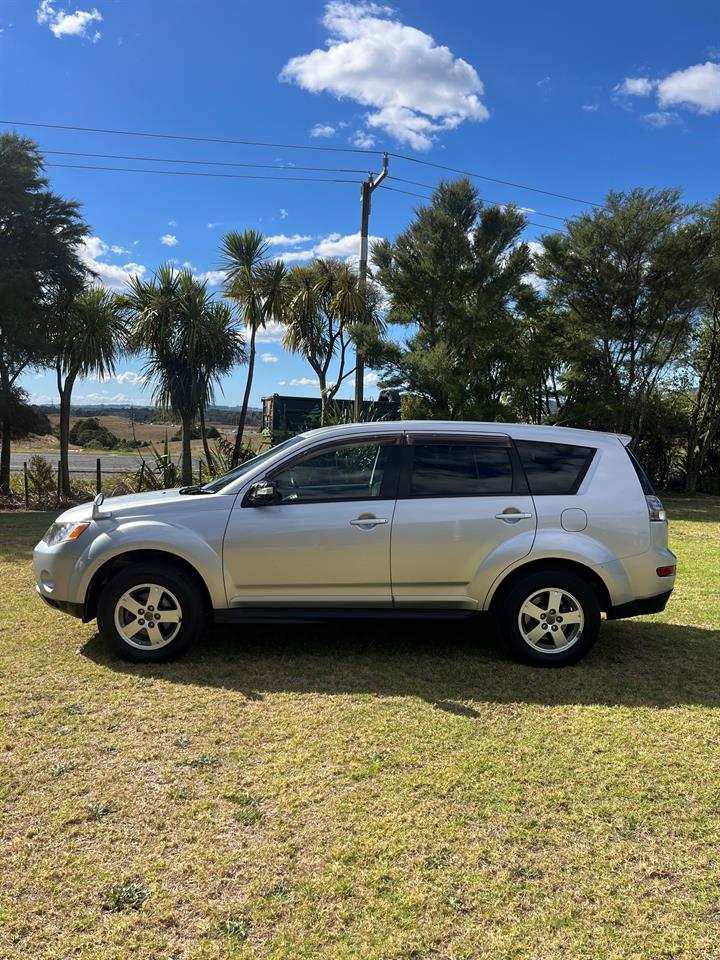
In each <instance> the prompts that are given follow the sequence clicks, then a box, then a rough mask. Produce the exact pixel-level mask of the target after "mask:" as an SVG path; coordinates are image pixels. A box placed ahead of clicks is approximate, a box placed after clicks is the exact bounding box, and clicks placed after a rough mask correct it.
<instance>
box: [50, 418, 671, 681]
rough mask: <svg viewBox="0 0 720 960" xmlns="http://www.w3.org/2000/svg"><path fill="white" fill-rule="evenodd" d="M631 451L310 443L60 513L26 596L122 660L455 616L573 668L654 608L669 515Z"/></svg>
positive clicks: (414, 428) (435, 437)
mask: <svg viewBox="0 0 720 960" xmlns="http://www.w3.org/2000/svg"><path fill="white" fill-rule="evenodd" d="M628 441H629V437H623V436H617V435H615V434H607V433H596V432H593V431H587V430H570V429H567V428H564V427H545V426H527V425H518V424H506V423H501V424H496V423H445V422H407V421H406V422H399V423H369V424H353V425H346V426H339V427H327V428H324V429H321V430H313V431H311V432H309V433H304V434H302V435H300V436H297V437H293V438H292V439H290V440H287V441H285V442H284V443H281V444H279V445H278V446H276V447H273V448H272V449H271V450H268V451H267V452H266V453H263V454H261V455H260V456H258V457H256V458H255V459H253V460H250V461H248V462H246V463H243V464H242V465H241V466H240V467H238V468H237V469H235V470H233V471H231V472H230V473H228V474H226V475H225V476H223V477H221V478H219V479H217V480H213V481H212V482H211V483H207V484H205V485H204V486H193V487H184V488H180V489H179V490H164V491H160V492H156V493H143V494H136V495H134V496H126V497H115V498H112V499H110V500H108V501H105V502H103V500H102V495H100V496H99V497H98V498H96V501H95V503H94V504H92V505H91V504H87V505H84V506H80V507H74V508H73V509H72V510H68V511H67V512H66V513H64V514H62V516H60V517H59V518H58V520H57V521H56V522H55V523H53V524H52V526H51V527H50V529H49V530H48V531H47V533H46V534H45V537H44V538H43V539H42V541H41V542H40V543H39V544H38V545H37V547H36V548H35V552H34V557H33V559H34V570H35V579H36V582H37V591H38V593H39V595H40V596H41V597H42V599H43V600H44V601H45V602H46V603H48V604H50V605H51V606H53V607H56V608H57V609H59V610H63V611H65V612H66V613H70V614H72V615H74V616H76V617H80V618H82V620H84V621H86V622H87V621H89V620H92V619H93V618H94V617H97V621H98V626H99V630H100V633H101V635H102V636H103V637H104V638H105V639H106V640H107V641H108V642H109V643H111V644H112V645H113V646H114V647H115V649H116V650H117V652H118V653H119V654H121V655H122V656H124V657H127V658H129V659H131V660H136V661H142V662H147V661H160V660H169V659H172V658H173V657H176V656H178V655H179V654H180V653H182V652H183V651H184V650H186V649H187V647H189V646H190V644H191V643H192V642H193V641H195V640H196V639H197V638H198V637H199V636H200V634H201V633H202V631H203V629H204V628H205V626H206V625H207V624H208V622H211V621H215V622H216V623H237V622H240V621H243V622H248V621H250V622H258V621H268V620H272V621H279V620H298V619H307V620H318V619H321V618H322V619H325V618H328V617H333V616H336V617H337V616H345V617H347V616H357V617H364V618H367V617H406V618H407V617H414V618H422V619H427V618H428V617H442V618H451V617H468V616H473V615H475V614H477V613H479V612H482V611H490V613H492V614H493V615H494V617H495V620H496V623H497V626H498V630H499V633H500V636H501V638H502V639H503V641H504V642H505V644H506V645H507V647H508V648H509V650H510V652H511V653H512V654H513V655H514V656H515V657H517V658H519V659H521V660H523V661H525V662H527V663H531V664H537V665H541V666H561V665H564V664H569V663H573V662H575V661H576V660H579V659H580V657H582V656H583V655H584V654H585V653H587V651H588V650H589V649H590V647H591V646H592V645H593V643H594V642H595V640H596V638H597V635H598V631H599V628H600V616H601V613H603V612H604V613H605V614H606V615H607V617H608V618H609V619H616V618H620V617H632V616H636V615H638V614H646V613H657V612H659V611H660V610H662V609H664V607H665V604H666V603H667V600H668V597H669V596H670V593H671V591H672V588H673V583H674V580H675V556H674V554H673V553H671V551H670V550H668V546H667V532H668V531H667V519H666V515H665V511H664V509H663V506H662V504H661V503H660V501H659V500H658V498H657V497H656V496H655V493H654V491H653V488H652V486H651V484H650V482H649V480H648V479H647V477H646V476H645V474H644V472H643V470H642V468H641V467H640V465H639V464H638V463H637V461H636V460H635V459H634V457H633V456H632V454H631V453H630V452H629V450H628V449H627V443H628Z"/></svg>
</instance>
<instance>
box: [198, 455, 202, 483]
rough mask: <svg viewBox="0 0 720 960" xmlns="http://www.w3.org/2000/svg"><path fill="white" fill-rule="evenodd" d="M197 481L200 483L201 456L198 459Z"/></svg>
mask: <svg viewBox="0 0 720 960" xmlns="http://www.w3.org/2000/svg"><path fill="white" fill-rule="evenodd" d="M198 483H202V457H200V459H199V460H198Z"/></svg>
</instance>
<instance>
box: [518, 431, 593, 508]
mask: <svg viewBox="0 0 720 960" xmlns="http://www.w3.org/2000/svg"><path fill="white" fill-rule="evenodd" d="M515 446H516V447H517V451H518V453H519V454H520V460H521V461H522V465H523V467H524V468H525V473H526V475H527V479H528V484H529V485H530V493H532V494H534V495H535V496H538V495H541V494H568V493H576V492H577V489H578V487H579V486H580V483H581V482H582V478H583V477H584V476H585V473H586V471H587V468H588V467H589V465H590V461H591V460H592V458H593V455H594V453H595V451H594V450H593V449H592V447H576V446H571V445H570V444H567V443H538V442H536V441H535V440H516V441H515Z"/></svg>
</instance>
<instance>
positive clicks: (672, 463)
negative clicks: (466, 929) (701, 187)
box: [373, 180, 720, 491]
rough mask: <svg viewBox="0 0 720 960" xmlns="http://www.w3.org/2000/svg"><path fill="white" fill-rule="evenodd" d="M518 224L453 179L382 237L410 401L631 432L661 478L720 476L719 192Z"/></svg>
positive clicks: (425, 412)
mask: <svg viewBox="0 0 720 960" xmlns="http://www.w3.org/2000/svg"><path fill="white" fill-rule="evenodd" d="M524 226H525V218H524V216H523V215H522V214H521V213H520V212H519V211H518V210H517V209H515V208H514V207H512V206H508V207H505V208H502V209H501V208H499V207H483V206H482V204H481V201H480V198H479V196H478V193H477V191H476V190H475V189H474V188H473V187H472V186H471V185H470V184H469V182H468V181H467V180H459V181H457V182H455V183H451V184H443V185H441V186H440V187H439V188H438V189H437V190H436V192H435V194H434V199H433V202H432V204H431V205H430V206H427V207H422V208H420V209H419V210H418V211H417V212H416V215H415V218H414V220H413V221H412V223H411V224H410V226H409V227H408V228H407V229H406V230H405V231H403V232H402V233H400V234H399V235H398V237H397V238H396V239H395V241H394V242H392V243H390V242H387V241H385V242H382V243H379V244H377V245H376V246H375V248H374V251H373V264H374V268H375V277H376V279H377V281H378V282H379V283H380V284H381V285H382V286H383V287H384V288H385V290H386V292H387V294H388V297H389V312H388V315H387V320H388V322H389V323H395V324H400V325H402V326H405V327H407V328H408V336H407V338H406V340H405V342H403V343H394V344H389V345H388V344H382V343H379V344H377V346H376V349H375V353H374V359H375V362H376V363H377V364H379V365H380V366H381V368H382V371H383V380H382V381H381V382H382V383H384V384H386V385H388V386H394V387H399V388H401V389H402V390H403V391H404V396H403V415H404V416H405V417H436V418H445V417H447V418H450V419H457V418H465V419H480V420H508V421H509V420H523V421H530V422H538V423H543V422H550V423H553V422H555V423H562V424H565V425H568V426H580V427H589V428H593V429H599V430H611V431H615V432H618V433H628V434H630V435H631V436H632V437H633V438H634V440H633V443H634V445H635V447H636V449H637V450H638V451H639V452H640V454H641V456H642V457H643V458H644V459H646V461H647V462H648V465H649V466H650V469H651V471H652V473H653V474H654V475H655V477H656V479H657V480H658V481H659V482H660V483H662V484H668V483H684V484H685V486H686V488H687V489H688V490H690V491H692V490H694V489H696V487H699V489H705V490H715V489H720V486H719V484H720V475H719V474H720V446H719V441H720V313H719V311H720V201H718V202H716V203H715V204H714V205H712V206H711V207H710V208H708V209H707V210H702V209H697V208H693V207H688V206H687V205H685V204H683V203H682V201H681V198H680V195H679V193H678V192H677V191H673V190H659V191H658V190H634V191H632V192H631V193H629V194H620V193H611V194H610V195H609V196H608V198H607V201H606V203H605V205H604V206H603V207H601V208H598V209H596V210H594V211H592V212H591V213H586V214H583V215H581V216H579V217H577V218H575V219H573V220H569V221H568V222H567V224H566V229H565V231H563V232H557V233H553V234H550V235H546V236H545V237H544V238H543V243H542V244H541V245H538V248H537V249H536V250H535V251H531V250H530V248H529V246H528V244H526V243H524V242H522V240H521V239H520V237H521V233H522V230H523V228H524Z"/></svg>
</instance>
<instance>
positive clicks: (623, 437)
mask: <svg viewBox="0 0 720 960" xmlns="http://www.w3.org/2000/svg"><path fill="white" fill-rule="evenodd" d="M617 438H618V440H619V441H620V443H621V444H622V445H623V446H624V447H627V446H628V444H630V443H632V437H629V436H628V435H627V434H626V433H618V434H617Z"/></svg>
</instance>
